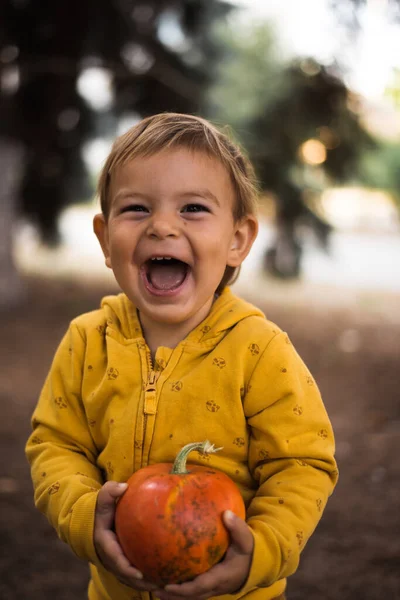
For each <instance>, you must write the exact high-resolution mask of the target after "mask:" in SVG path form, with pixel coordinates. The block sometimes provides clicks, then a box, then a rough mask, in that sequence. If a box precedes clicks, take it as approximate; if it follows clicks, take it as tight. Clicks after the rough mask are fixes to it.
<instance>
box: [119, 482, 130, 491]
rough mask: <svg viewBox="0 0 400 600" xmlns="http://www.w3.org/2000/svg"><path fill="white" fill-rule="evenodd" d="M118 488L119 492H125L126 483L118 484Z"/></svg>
mask: <svg viewBox="0 0 400 600" xmlns="http://www.w3.org/2000/svg"><path fill="white" fill-rule="evenodd" d="M118 487H119V488H120V489H121V490H125V489H126V488H127V487H128V484H127V483H118Z"/></svg>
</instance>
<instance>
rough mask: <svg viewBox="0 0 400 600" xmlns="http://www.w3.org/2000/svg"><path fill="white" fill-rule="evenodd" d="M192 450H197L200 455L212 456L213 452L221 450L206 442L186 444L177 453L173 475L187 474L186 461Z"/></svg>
mask: <svg viewBox="0 0 400 600" xmlns="http://www.w3.org/2000/svg"><path fill="white" fill-rule="evenodd" d="M193 450H197V451H198V452H200V454H213V453H214V452H218V450H222V447H221V448H215V446H214V444H211V443H210V442H209V441H208V440H205V441H204V442H193V443H192V444H186V446H184V447H183V448H182V450H181V451H180V452H179V453H178V455H177V457H176V459H175V462H174V465H173V467H172V471H171V473H172V474H174V475H185V473H189V471H188V470H187V469H186V461H187V458H188V456H189V454H190V453H191V452H193Z"/></svg>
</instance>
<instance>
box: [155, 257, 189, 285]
mask: <svg viewBox="0 0 400 600" xmlns="http://www.w3.org/2000/svg"><path fill="white" fill-rule="evenodd" d="M189 271H190V267H189V265H188V264H187V263H185V262H183V261H181V260H179V259H177V258H171V257H169V256H158V257H155V258H151V259H150V260H148V261H146V262H145V264H144V275H145V280H146V284H147V287H148V288H149V289H150V290H151V291H155V292H159V293H160V292H164V293H165V292H173V291H175V290H177V289H178V288H180V287H181V285H182V284H183V283H184V282H185V280H186V278H187V276H188V273H189Z"/></svg>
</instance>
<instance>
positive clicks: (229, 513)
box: [225, 510, 235, 521]
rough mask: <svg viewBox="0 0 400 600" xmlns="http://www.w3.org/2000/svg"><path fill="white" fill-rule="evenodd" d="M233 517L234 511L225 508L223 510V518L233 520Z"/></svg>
mask: <svg viewBox="0 0 400 600" xmlns="http://www.w3.org/2000/svg"><path fill="white" fill-rule="evenodd" d="M234 518H235V513H234V512H232V511H231V510H226V511H225V519H228V521H233V520H234Z"/></svg>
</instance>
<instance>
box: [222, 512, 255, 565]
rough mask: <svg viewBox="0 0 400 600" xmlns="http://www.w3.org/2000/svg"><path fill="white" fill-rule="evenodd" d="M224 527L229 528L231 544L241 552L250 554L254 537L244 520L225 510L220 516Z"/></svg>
mask: <svg viewBox="0 0 400 600" xmlns="http://www.w3.org/2000/svg"><path fill="white" fill-rule="evenodd" d="M222 518H223V520H224V524H225V526H226V528H227V529H228V530H229V535H230V538H231V546H234V547H235V550H236V551H238V552H240V553H241V554H251V553H252V552H253V546H254V538H253V534H252V533H251V530H250V528H249V526H248V525H247V523H246V521H244V520H243V519H241V518H240V517H238V516H237V515H235V513H233V512H232V511H230V510H226V511H225V512H224V514H223V516H222Z"/></svg>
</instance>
